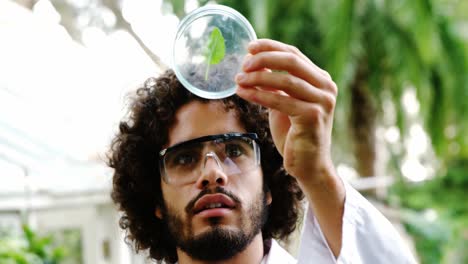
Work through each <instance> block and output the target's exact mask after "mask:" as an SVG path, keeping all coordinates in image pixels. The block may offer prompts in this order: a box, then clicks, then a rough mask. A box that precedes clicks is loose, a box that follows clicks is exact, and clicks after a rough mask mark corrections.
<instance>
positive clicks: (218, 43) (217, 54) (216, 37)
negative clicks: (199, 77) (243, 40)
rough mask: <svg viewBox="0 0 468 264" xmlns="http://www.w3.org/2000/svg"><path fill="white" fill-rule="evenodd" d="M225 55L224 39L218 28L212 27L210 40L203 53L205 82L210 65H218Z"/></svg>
mask: <svg viewBox="0 0 468 264" xmlns="http://www.w3.org/2000/svg"><path fill="white" fill-rule="evenodd" d="M225 53H226V45H225V43H224V37H223V34H222V33H221V30H219V28H218V27H214V28H213V30H212V31H211V34H210V38H209V40H208V46H207V50H206V53H205V58H206V61H207V65H206V71H205V81H207V80H208V73H209V71H210V65H214V64H218V63H220V62H221V61H222V60H223V59H224V55H225Z"/></svg>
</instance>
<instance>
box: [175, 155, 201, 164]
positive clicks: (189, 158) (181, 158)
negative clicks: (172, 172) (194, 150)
mask: <svg viewBox="0 0 468 264" xmlns="http://www.w3.org/2000/svg"><path fill="white" fill-rule="evenodd" d="M195 162H196V158H195V156H194V155H192V154H191V153H181V154H179V155H177V156H176V157H175V158H174V160H173V163H174V165H176V166H187V165H190V164H193V163H195Z"/></svg>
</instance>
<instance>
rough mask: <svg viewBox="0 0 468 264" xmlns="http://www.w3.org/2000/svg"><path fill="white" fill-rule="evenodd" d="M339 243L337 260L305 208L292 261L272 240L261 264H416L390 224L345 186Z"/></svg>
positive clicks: (349, 187)
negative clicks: (301, 228) (305, 211)
mask: <svg viewBox="0 0 468 264" xmlns="http://www.w3.org/2000/svg"><path fill="white" fill-rule="evenodd" d="M345 189H346V201H345V209H344V215H343V241H342V248H341V251H340V255H339V257H338V258H335V257H334V256H333V253H332V251H331V250H330V247H329V246H328V244H327V242H326V240H325V237H324V235H323V233H322V231H321V229H320V226H319V224H318V222H317V219H316V218H315V216H314V213H313V212H312V210H311V209H310V208H309V210H308V212H307V216H306V220H305V227H304V230H303V234H302V240H301V247H300V250H299V257H298V260H297V261H296V260H295V259H294V258H293V257H292V256H291V255H290V254H289V253H288V252H287V251H286V250H284V249H283V248H282V247H281V246H280V245H279V244H278V243H277V242H276V241H274V240H273V241H272V245H271V248H270V251H269V252H268V254H267V255H265V257H264V258H263V260H262V263H261V264H294V263H298V264H302V263H317V264H328V263H330V264H334V263H339V264H348V263H353V264H355V263H356V264H357V263H369V264H375V263H379V264H386V263H388V264H400V263H401V264H405V263H411V264H412V263H416V261H415V259H414V257H413V256H412V254H411V252H410V250H409V248H408V247H407V245H406V244H405V243H404V242H403V240H402V239H401V237H400V236H399V234H398V233H397V231H396V230H395V228H394V227H393V226H392V224H391V223H390V222H389V221H388V220H387V219H386V218H385V217H384V216H383V215H382V214H381V213H380V212H379V211H378V210H377V209H376V208H375V207H374V206H372V205H371V204H370V203H369V201H367V200H366V199H365V198H364V197H363V196H362V195H361V194H360V193H359V192H357V191H356V190H354V189H353V188H352V187H351V186H350V185H349V184H348V183H345Z"/></svg>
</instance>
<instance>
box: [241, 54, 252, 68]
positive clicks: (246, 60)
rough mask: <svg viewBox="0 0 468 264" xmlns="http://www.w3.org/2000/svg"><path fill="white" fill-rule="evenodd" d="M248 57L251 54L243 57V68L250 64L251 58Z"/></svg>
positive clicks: (248, 66)
mask: <svg viewBox="0 0 468 264" xmlns="http://www.w3.org/2000/svg"><path fill="white" fill-rule="evenodd" d="M250 57H252V56H247V57H245V59H244V65H243V67H244V69H248V68H250V66H252V60H251V58H250Z"/></svg>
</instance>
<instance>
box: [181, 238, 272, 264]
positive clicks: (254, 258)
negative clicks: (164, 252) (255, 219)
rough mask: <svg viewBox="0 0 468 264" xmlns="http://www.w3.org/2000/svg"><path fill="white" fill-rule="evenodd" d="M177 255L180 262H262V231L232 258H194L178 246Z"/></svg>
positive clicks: (225, 263)
mask: <svg viewBox="0 0 468 264" xmlns="http://www.w3.org/2000/svg"><path fill="white" fill-rule="evenodd" d="M177 256H178V258H179V262H178V263H179V264H215V263H223V264H245V263H260V262H261V261H262V259H263V238H262V233H261V232H260V233H259V234H257V235H256V236H255V237H254V239H253V240H252V242H250V244H249V245H248V246H247V247H246V248H245V249H244V250H243V251H241V252H239V253H238V254H237V255H235V256H233V257H232V258H230V259H227V260H223V261H219V262H209V261H201V260H195V259H192V258H191V257H190V256H189V255H187V254H186V253H185V252H184V251H182V250H180V249H179V248H177Z"/></svg>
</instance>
